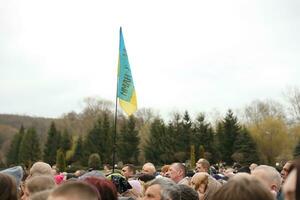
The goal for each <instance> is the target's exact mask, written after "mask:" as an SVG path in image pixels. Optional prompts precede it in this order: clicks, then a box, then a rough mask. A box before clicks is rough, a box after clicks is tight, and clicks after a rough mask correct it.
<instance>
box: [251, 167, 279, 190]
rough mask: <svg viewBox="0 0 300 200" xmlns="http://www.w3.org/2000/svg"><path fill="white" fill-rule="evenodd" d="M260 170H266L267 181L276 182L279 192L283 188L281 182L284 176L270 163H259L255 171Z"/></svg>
mask: <svg viewBox="0 0 300 200" xmlns="http://www.w3.org/2000/svg"><path fill="white" fill-rule="evenodd" d="M258 170H261V171H263V172H264V174H265V178H266V179H267V180H266V181H267V182H268V183H274V184H276V187H277V192H278V191H279V190H280V188H281V183H282V178H281V176H280V173H279V172H278V171H277V170H276V169H275V168H274V167H271V166H268V165H259V166H257V167H256V168H255V169H254V170H253V171H258Z"/></svg>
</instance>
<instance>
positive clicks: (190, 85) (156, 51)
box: [0, 0, 300, 117]
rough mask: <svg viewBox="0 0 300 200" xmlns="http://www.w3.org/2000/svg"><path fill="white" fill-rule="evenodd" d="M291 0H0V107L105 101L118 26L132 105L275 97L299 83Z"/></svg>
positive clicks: (198, 107) (33, 109) (211, 105)
mask: <svg viewBox="0 0 300 200" xmlns="http://www.w3.org/2000/svg"><path fill="white" fill-rule="evenodd" d="M299 10H300V1H299V0H248V1H246V0H212V1H207V0H206V1H204V0H194V1H191V0H185V1H176V0H151V1H143V0H126V1H124V0H109V1H104V0H84V1H83V0H51V1H46V0H26V1H24V0H1V1H0V113H11V114H27V115H34V116H44V117H59V116H61V115H62V114H63V113H66V112H69V111H72V110H75V111H77V112H79V111H80V110H81V109H82V101H83V99H84V98H85V97H90V96H99V97H102V98H104V99H107V100H111V101H114V99H115V95H116V71H117V63H118V42H119V27H120V26H122V28H123V35H124V39H125V44H126V48H127V52H128V56H129V62H130V65H131V71H132V75H133V79H134V84H135V88H136V91H137V98H138V106H139V107H140V108H141V107H147V108H154V109H156V110H159V111H160V112H161V113H162V114H163V115H165V114H166V113H169V112H171V111H173V110H178V111H183V110H185V109H187V110H188V111H190V112H191V113H197V112H209V111H211V110H213V109H217V110H220V111H221V112H223V111H225V110H227V109H228V108H232V109H235V108H241V107H243V106H245V105H246V104H249V103H250V102H251V101H253V100H255V99H261V100H264V99H274V100H280V99H281V98H282V92H283V91H284V89H285V88H286V87H287V86H300V12H299Z"/></svg>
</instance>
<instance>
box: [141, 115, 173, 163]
mask: <svg viewBox="0 0 300 200" xmlns="http://www.w3.org/2000/svg"><path fill="white" fill-rule="evenodd" d="M165 134H166V127H165V124H164V121H163V120H162V119H160V118H156V119H154V120H153V122H152V123H151V125H150V135H149V138H148V140H147V142H146V145H145V149H144V152H145V157H146V160H147V161H151V162H153V163H154V164H163V162H164V161H163V160H162V159H161V155H163V154H164V153H165V152H164V148H163V147H164V145H165V141H162V139H161V138H162V137H163V135H165ZM167 156H171V155H167Z"/></svg>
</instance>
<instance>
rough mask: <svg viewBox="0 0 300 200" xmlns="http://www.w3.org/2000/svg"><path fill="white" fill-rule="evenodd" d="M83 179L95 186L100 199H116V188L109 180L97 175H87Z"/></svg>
mask: <svg viewBox="0 0 300 200" xmlns="http://www.w3.org/2000/svg"><path fill="white" fill-rule="evenodd" d="M84 181H85V182H87V183H88V184H91V185H93V186H95V187H96V188H97V190H98V192H99V194H100V196H101V199H102V200H117V199H118V193H117V189H116V187H115V185H114V184H113V183H112V182H111V181H110V180H107V179H101V178H97V177H87V178H86V179H84Z"/></svg>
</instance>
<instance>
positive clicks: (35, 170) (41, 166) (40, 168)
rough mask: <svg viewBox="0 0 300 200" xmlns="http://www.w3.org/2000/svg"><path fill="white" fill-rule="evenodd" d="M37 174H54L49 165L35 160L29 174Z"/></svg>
mask: <svg viewBox="0 0 300 200" xmlns="http://www.w3.org/2000/svg"><path fill="white" fill-rule="evenodd" d="M39 175H48V176H54V174H53V172H52V168H51V166H50V165H49V164H47V163H45V162H36V163H34V164H33V165H32V167H31V168H30V172H29V176H31V177H33V176H39Z"/></svg>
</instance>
